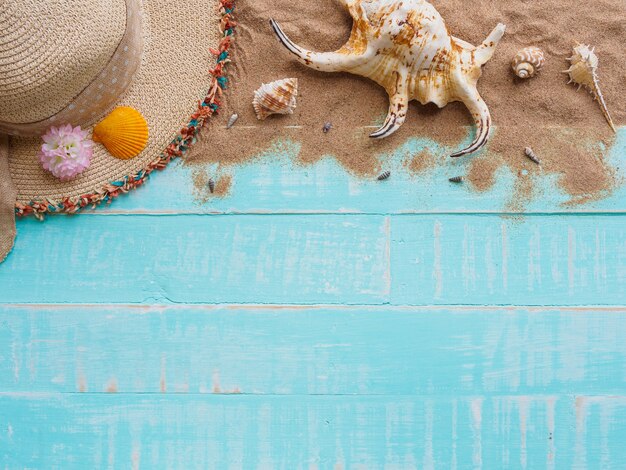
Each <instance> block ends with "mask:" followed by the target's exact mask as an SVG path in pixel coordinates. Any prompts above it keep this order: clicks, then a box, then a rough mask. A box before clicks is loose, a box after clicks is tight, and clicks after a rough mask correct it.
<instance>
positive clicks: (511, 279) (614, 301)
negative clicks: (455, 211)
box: [391, 215, 626, 305]
mask: <svg viewBox="0 0 626 470" xmlns="http://www.w3.org/2000/svg"><path fill="white" fill-rule="evenodd" d="M391 246H392V250H391V266H392V271H391V276H392V295H391V303H392V304H419V305H421V304H475V305H483V304H484V305H490V304H499V305H555V304H556V305H582V304H601V305H624V304H626V288H625V286H626V224H624V219H623V217H621V216H578V217H575V216H549V217H545V216H536V217H527V218H525V219H522V220H515V219H502V218H499V217H494V216H467V215H465V216H462V215H459V216H398V217H393V218H392V242H391Z"/></svg>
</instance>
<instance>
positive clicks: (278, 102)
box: [252, 78, 298, 120]
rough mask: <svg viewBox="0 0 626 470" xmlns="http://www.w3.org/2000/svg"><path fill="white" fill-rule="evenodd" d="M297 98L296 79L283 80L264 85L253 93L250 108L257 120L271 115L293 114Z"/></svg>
mask: <svg viewBox="0 0 626 470" xmlns="http://www.w3.org/2000/svg"><path fill="white" fill-rule="evenodd" d="M297 96H298V79H297V78H285V79H282V80H276V81H275V82H271V83H264V84H263V85H261V87H260V88H259V89H258V90H256V91H255V92H254V99H253V100H252V106H254V112H255V113H256V117H257V118H258V119H259V120H264V119H265V118H267V117H268V116H270V115H272V114H293V110H294V109H295V108H296V97H297Z"/></svg>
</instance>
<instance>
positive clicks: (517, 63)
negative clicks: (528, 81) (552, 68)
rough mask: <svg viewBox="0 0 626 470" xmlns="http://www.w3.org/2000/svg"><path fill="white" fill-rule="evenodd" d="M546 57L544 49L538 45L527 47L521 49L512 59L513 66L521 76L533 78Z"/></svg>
mask: <svg viewBox="0 0 626 470" xmlns="http://www.w3.org/2000/svg"><path fill="white" fill-rule="evenodd" d="M545 62H546V59H545V55H544V53H543V51H542V50H541V49H539V48H538V47H534V46H531V47H525V48H524V49H522V50H520V51H519V52H518V53H517V54H515V57H513V60H512V61H511V68H512V69H513V71H514V72H515V75H517V76H518V77H519V78H531V77H534V76H535V75H536V74H537V72H539V71H540V70H541V69H542V67H543V64H545Z"/></svg>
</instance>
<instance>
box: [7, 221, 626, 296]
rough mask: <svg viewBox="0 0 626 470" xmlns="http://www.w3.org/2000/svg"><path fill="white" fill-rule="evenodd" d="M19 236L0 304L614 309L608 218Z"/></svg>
mask: <svg viewBox="0 0 626 470" xmlns="http://www.w3.org/2000/svg"><path fill="white" fill-rule="evenodd" d="M22 226H23V227H26V229H24V230H22V231H21V232H20V235H19V237H18V240H17V243H16V247H15V251H14V253H12V254H11V255H10V256H9V258H8V260H7V261H6V262H5V263H4V265H3V267H2V269H0V285H1V286H2V290H1V291H0V302H18V303H43V302H67V301H71V302H75V303H111V301H114V302H117V303H155V302H156V303H178V302H187V303H195V302H205V303H223V302H226V303H276V304H283V303H294V304H341V303H347V304H382V303H391V304H394V305H406V304H408V305H433V304H474V305H483V304H484V305H525V304H526V305H593V304H599V305H624V304H625V303H626V289H624V285H626V226H625V225H624V223H623V221H622V219H621V217H617V216H584V217H575V216H562V217H543V216H536V217H527V218H525V219H522V220H515V219H508V220H507V219H502V218H501V217H499V216H495V215H489V216H487V215H484V216H478V215H476V216H471V215H457V216H454V215H448V216H441V215H439V216H435V215H420V216H417V215H415V216H408V215H407V216H387V217H385V216H373V215H372V216H363V215H359V216H341V215H316V216H313V215H307V216H305V215H290V216H288V215H282V216H276V215H272V216H270V215H268V216H258V215H257V216H252V215H250V216H200V215H187V216H167V217H156V216H135V217H132V218H131V217H129V216H121V215H115V216H113V215H91V216H88V217H82V218H71V217H60V218H59V217H56V218H53V219H52V220H49V221H48V222H46V223H45V224H44V225H40V224H39V222H37V221H35V220H29V221H25V223H24V224H22ZM35 247H36V251H37V253H38V255H35V254H34V253H33V250H35ZM39 253H40V254H39ZM25 281H27V282H25Z"/></svg>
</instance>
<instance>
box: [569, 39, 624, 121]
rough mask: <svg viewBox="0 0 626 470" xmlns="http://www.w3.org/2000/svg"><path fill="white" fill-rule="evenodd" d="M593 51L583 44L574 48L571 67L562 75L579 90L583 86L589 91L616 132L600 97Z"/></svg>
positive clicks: (570, 59) (596, 60)
mask: <svg viewBox="0 0 626 470" xmlns="http://www.w3.org/2000/svg"><path fill="white" fill-rule="evenodd" d="M594 49H595V48H590V47H589V46H586V45H584V44H579V45H577V46H576V47H574V53H573V55H572V57H570V58H569V59H568V60H569V61H570V64H571V67H570V68H569V69H567V70H565V71H564V73H567V74H568V75H569V78H570V81H569V83H575V84H577V85H578V88H579V89H580V88H581V87H583V86H584V87H585V88H587V90H589V92H590V93H591V94H592V95H593V96H594V98H595V99H596V100H597V101H598V103H599V104H600V109H601V110H602V114H604V117H605V119H606V121H607V122H608V123H609V126H611V129H613V131H614V132H617V131H616V129H615V125H614V124H613V119H611V114H610V113H609V110H608V108H607V106H606V103H605V101H604V96H602V91H600V80H599V78H598V63H599V60H598V56H597V55H596V54H595V52H594Z"/></svg>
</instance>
